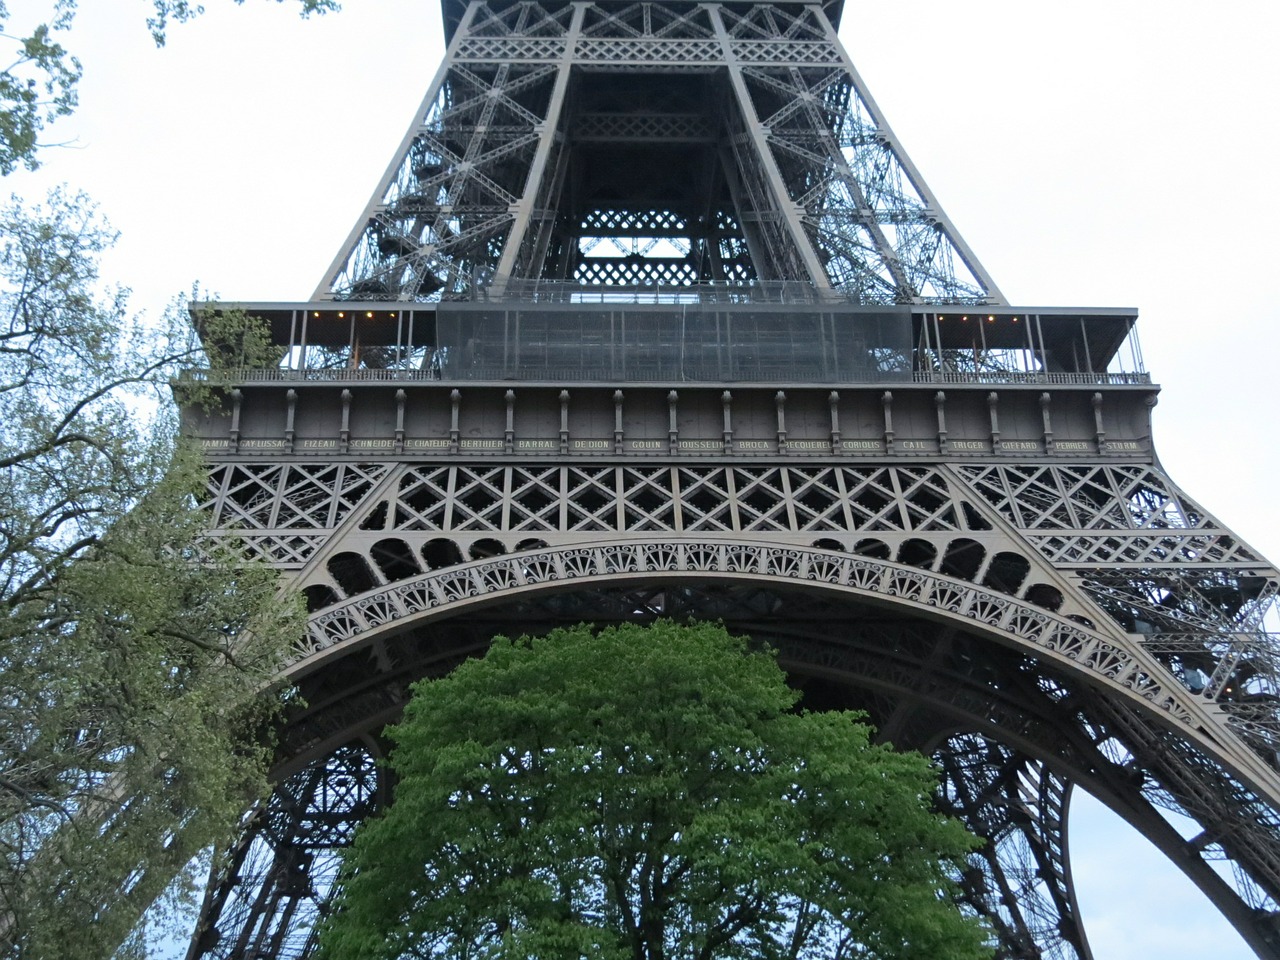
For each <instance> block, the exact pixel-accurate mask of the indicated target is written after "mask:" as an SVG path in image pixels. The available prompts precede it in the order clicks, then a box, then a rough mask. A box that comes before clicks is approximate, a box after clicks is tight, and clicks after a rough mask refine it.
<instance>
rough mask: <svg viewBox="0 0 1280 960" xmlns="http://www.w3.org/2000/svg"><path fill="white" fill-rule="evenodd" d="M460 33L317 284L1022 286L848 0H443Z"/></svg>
mask: <svg viewBox="0 0 1280 960" xmlns="http://www.w3.org/2000/svg"><path fill="white" fill-rule="evenodd" d="M443 9H444V16H445V24H446V30H447V32H448V35H449V49H448V53H447V55H446V57H445V61H444V64H443V65H442V67H441V68H440V71H439V72H438V74H437V76H436V78H435V80H434V82H433V84H432V86H431V88H430V90H429V91H428V93H427V96H426V99H425V100H424V101H423V104H422V107H421V108H420V110H419V112H418V115H417V117H416V118H415V120H414V123H413V125H412V127H411V129H410V130H409V132H408V133H407V134H406V136H405V138H404V140H403V142H402V144H401V146H400V148H399V150H398V151H397V153H396V156H395V157H394V159H393V160H392V163H391V165H390V167H389V168H388V170H387V172H386V174H385V175H384V176H383V178H382V180H381V182H380V183H379V185H378V187H377V189H376V191H375V192H374V195H373V197H372V198H371V200H370V201H369V204H368V206H367V208H366V210H365V213H364V216H363V217H362V218H361V220H360V222H359V223H357V224H356V226H355V228H354V230H353V231H352V232H351V234H350V236H349V237H348V239H347V241H346V243H345V244H344V245H343V247H342V249H341V251H340V252H339V254H338V256H337V258H336V259H335V260H334V262H333V264H332V266H331V267H330V269H329V271H328V273H327V274H326V276H325V278H324V281H323V283H322V284H321V286H320V288H319V290H317V292H316V295H315V298H314V299H316V300H338V301H360V302H369V301H397V302H406V301H407V302H415V301H416V302H431V301H440V300H444V301H472V300H487V301H494V300H498V301H501V300H517V301H525V302H528V301H530V300H542V299H554V300H560V301H566V300H567V301H572V300H574V299H576V294H577V292H579V291H582V292H590V293H592V294H595V295H600V294H614V293H617V294H621V295H626V293H627V292H639V291H645V292H652V291H655V290H661V291H671V292H677V291H682V292H686V293H688V294H690V295H692V294H695V293H706V292H708V291H715V290H717V289H718V288H725V287H727V288H730V290H736V289H747V290H751V291H753V293H752V295H751V296H752V297H753V298H754V297H756V296H763V297H764V298H765V299H776V298H778V297H781V298H782V299H785V300H796V299H799V300H809V299H818V300H821V301H837V302H846V303H852V304H864V305H889V304H904V305H905V304H916V305H935V304H944V305H974V306H977V305H991V306H999V305H1003V304H1004V303H1005V300H1004V297H1003V296H1002V295H1001V293H1000V291H999V289H998V288H997V287H996V286H995V284H994V282H993V281H992V280H991V278H990V276H989V275H988V274H987V272H986V270H985V269H983V267H982V265H981V264H980V263H979V262H978V260H977V258H976V257H975V256H974V255H973V253H972V251H971V250H970V249H969V247H968V246H967V245H966V244H965V242H964V240H963V239H962V238H961V236H960V235H959V233H958V232H957V231H956V229H955V228H954V226H953V225H952V224H951V222H950V220H949V219H948V218H947V216H946V215H945V214H944V213H943V211H942V209H941V208H940V207H939V205H938V203H937V201H936V200H935V198H934V196H933V194H932V192H931V191H930V190H929V188H928V186H927V185H926V184H925V182H924V180H923V179H922V178H921V177H920V175H919V173H918V172H917V171H916V169H915V167H914V166H913V165H912V163H911V161H910V159H909V158H908V157H907V155H906V153H905V152H904V151H903V150H902V148H901V146H900V144H899V143H898V141H897V138H896V137H895V136H894V134H893V131H892V130H891V129H890V128H889V126H888V124H887V123H886V122H885V121H884V118H883V116H882V115H881V113H880V111H879V108H878V107H877V106H876V104H875V101H874V100H872V98H871V96H870V94H869V93H868V91H867V89H866V87H865V85H864V84H863V82H862V80H861V78H860V77H859V76H858V74H857V72H856V71H855V70H854V68H853V65H852V63H851V62H850V61H849V58H848V56H847V54H846V53H845V52H844V50H843V48H842V47H841V46H840V42H839V40H838V39H837V37H836V32H835V26H834V22H833V21H834V20H836V19H838V16H839V5H834V6H833V5H831V4H825V5H824V4H821V3H806V2H773V3H742V4H721V3H692V2H661V3H656V2H655V3H643V2H642V3H628V2H612V0H595V2H587V0H575V2H568V3H566V2H560V0H522V2H515V3H503V2H497V0H470V2H467V3H463V2H461V0H446V2H445V3H444V7H443Z"/></svg>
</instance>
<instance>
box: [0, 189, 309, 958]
mask: <svg viewBox="0 0 1280 960" xmlns="http://www.w3.org/2000/svg"><path fill="white" fill-rule="evenodd" d="M112 240H113V235H112V234H111V232H110V230H109V229H108V228H106V227H105V225H103V224H102V223H101V221H100V220H99V219H98V217H97V216H96V214H95V212H94V211H93V209H92V207H90V206H89V205H88V204H87V202H86V201H84V200H83V198H79V197H67V196H63V195H57V194H55V195H54V196H53V197H52V198H51V199H50V200H49V202H48V203H46V204H45V205H43V206H41V207H38V208H36V209H34V210H28V209H24V208H22V207H21V206H19V205H17V204H16V203H14V204H13V205H11V206H9V207H8V208H7V209H4V210H2V211H0V467H3V469H2V470H0V957H31V958H45V957H59V958H77V957H99V956H107V955H109V954H110V953H111V950H112V948H113V947H114V945H115V944H117V943H119V942H120V940H121V939H122V938H123V937H124V935H125V934H126V933H127V932H128V929H129V928H130V927H131V926H132V924H133V923H134V922H135V921H136V919H137V916H138V914H139V912H140V911H141V910H142V909H144V908H145V907H146V906H147V904H148V903H150V901H151V900H152V899H154V897H155V896H156V894H157V893H158V891H159V890H160V889H161V888H162V887H164V886H165V885H166V884H167V883H168V882H169V880H171V879H172V878H173V876H174V874H175V872H176V871H178V870H179V869H180V868H181V867H182V866H183V865H184V864H185V863H186V862H187V861H188V860H189V859H190V858H191V856H192V855H193V854H194V852H195V851H197V850H199V849H201V848H202V847H203V846H204V845H206V844H208V843H210V842H212V841H213V840H216V839H221V838H224V837H226V836H227V835H228V834H229V832H230V831H232V830H233V829H234V827H235V825H236V823H237V822H238V819H239V817H240V816H241V814H242V812H243V810H244V809H245V808H246V806H247V805H248V804H249V803H250V802H252V800H253V799H254V798H255V797H256V796H258V795H259V794H260V793H261V792H262V791H263V790H264V789H265V775H264V771H265V764H266V754H265V746H264V745H263V744H262V743H261V742H260V741H259V738H258V734H257V728H258V723H259V721H260V720H261V719H263V711H266V710H269V709H270V698H264V697H258V696H257V694H258V691H260V690H261V689H262V687H263V686H264V685H265V684H266V683H267V682H268V681H269V680H270V679H271V678H272V677H273V675H274V673H275V671H276V669H277V667H278V664H279V662H280V657H281V655H282V652H283V650H284V649H285V648H286V646H287V644H288V643H290V642H291V640H292V639H293V638H295V637H296V636H298V635H299V634H300V632H301V623H302V613H301V611H300V610H299V609H298V608H297V606H296V605H295V604H293V603H292V602H291V601H285V602H282V601H281V599H280V596H279V588H278V584H277V582H276V577H275V575H274V573H273V572H272V571H270V570H268V569H266V568H265V567H259V566H254V565H246V564H244V563H243V562H241V559H240V558H239V557H238V556H236V555H235V554H234V552H233V548H232V547H230V546H228V547H227V548H226V549H225V550H222V549H217V548H215V547H214V546H212V545H210V544H207V543H205V542H204V541H202V540H201V533H202V531H203V529H204V518H203V515H202V514H201V513H200V511H199V510H198V509H197V508H196V506H195V503H196V501H195V496H196V493H197V491H200V490H201V489H202V488H203V486H204V483H205V482H206V476H207V470H206V468H205V467H204V465H203V464H202V463H201V461H200V458H199V457H198V456H197V455H196V454H195V453H194V452H193V451H190V450H186V449H183V448H182V447H181V446H180V445H178V444H177V443H176V441H175V437H176V435H177V414H176V411H175V408H174V403H173V396H172V387H171V378H172V377H174V376H175V375H176V373H177V372H178V368H179V367H180V366H181V365H184V364H195V363H199V362H205V361H206V359H207V357H206V354H205V352H204V350H203V347H202V344H201V343H200V341H199V339H198V338H197V337H196V336H195V334H194V332H193V331H192V330H191V326H190V324H189V322H188V321H187V320H186V318H185V317H184V316H182V315H181V314H180V313H177V312H175V313H173V314H172V315H170V316H168V317H166V318H165V319H164V320H163V321H161V322H159V323H157V324H145V323H143V322H141V321H139V320H136V319H130V317H129V316H128V313H127V300H126V295H125V293H124V292H123V291H121V290H113V291H107V292H105V293H104V292H102V291H101V290H100V285H99V282H98V275H97V266H96V264H97V259H98V256H99V254H100V253H101V252H102V251H103V250H104V249H105V248H106V246H107V245H109V244H110V243H111V241H112ZM245 323H246V321H244V320H243V318H234V317H220V318H217V322H216V323H214V324H213V327H215V328H216V329H214V330H211V331H210V332H209V336H215V335H224V336H226V337H228V338H230V339H231V340H232V341H233V342H235V343H236V344H242V343H248V344H250V345H253V344H254V343H255V342H256V340H255V337H254V336H252V335H250V336H245V337H242V336H240V335H239V333H240V331H239V330H237V329H235V328H236V327H237V326H239V327H244V326H245ZM214 353H215V355H217V354H219V353H220V351H214ZM228 359H229V361H231V362H240V361H241V360H242V359H243V358H241V357H238V356H229V357H228ZM194 399H200V398H194ZM204 399H205V400H209V401H211V400H212V398H211V397H205V398H204ZM90 927H92V928H93V929H94V931H95V932H94V935H93V936H92V937H89V936H86V935H85V931H86V930H87V929H88V928H90Z"/></svg>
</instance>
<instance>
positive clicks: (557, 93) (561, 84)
mask: <svg viewBox="0 0 1280 960" xmlns="http://www.w3.org/2000/svg"><path fill="white" fill-rule="evenodd" d="M587 6H588V4H586V3H584V2H581V0H578V2H575V3H574V5H573V17H572V19H571V20H570V21H569V30H568V32H567V33H566V34H565V38H564V52H563V53H561V55H560V66H559V67H558V68H557V71H558V72H557V73H556V82H555V86H554V87H552V89H551V101H550V103H548V104H547V115H546V117H545V119H544V120H543V121H542V131H541V133H540V134H539V137H538V149H537V152H536V153H534V155H533V162H532V163H530V164H529V176H528V179H526V180H525V183H524V193H523V194H522V195H521V197H520V200H519V201H518V202H517V203H516V204H515V206H514V207H513V208H512V211H511V212H512V213H513V214H515V222H514V223H512V225H511V232H510V233H508V234H507V242H506V245H505V246H504V247H503V248H502V259H500V260H499V261H498V273H497V276H496V277H494V282H493V287H494V293H495V295H497V296H501V294H502V292H503V291H504V290H505V289H506V286H507V281H509V280H510V279H511V274H512V272H513V271H514V270H515V267H516V258H517V257H519V255H520V247H521V245H522V244H523V243H524V237H525V234H526V233H528V231H529V221H530V220H531V219H532V218H533V205H534V203H535V202H536V201H537V199H538V191H539V189H540V188H541V186H542V178H543V177H544V176H546V171H547V160H548V159H549V158H550V156H551V148H552V146H554V144H555V140H556V136H557V132H558V130H559V128H560V115H561V113H562V112H563V110H564V98H565V94H566V93H567V92H568V89H569V72H570V68H571V67H572V65H573V58H574V54H575V52H576V50H577V46H578V37H579V36H580V35H581V34H582V21H583V18H584V17H585V16H586V14H587Z"/></svg>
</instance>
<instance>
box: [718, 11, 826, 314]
mask: <svg viewBox="0 0 1280 960" xmlns="http://www.w3.org/2000/svg"><path fill="white" fill-rule="evenodd" d="M707 14H708V15H709V16H710V18H711V24H712V26H713V27H714V28H715V31H716V39H717V40H719V41H720V50H721V55H722V56H723V57H724V62H725V66H726V67H727V68H728V71H729V82H730V84H731V85H732V86H733V95H734V97H735V99H736V100H737V101H738V109H739V110H741V111H742V119H743V121H744V122H745V123H746V125H747V132H748V133H749V135H750V136H751V144H752V146H753V147H754V148H755V154H756V159H757V160H758V161H759V163H760V167H761V169H762V170H763V171H764V174H765V178H766V179H767V180H768V182H769V187H770V189H771V192H772V193H773V204H774V209H775V210H777V211H778V213H779V214H781V216H782V219H783V220H784V221H785V222H786V225H787V232H788V233H790V234H791V242H792V243H793V244H795V248H796V251H797V252H798V253H799V255H800V260H801V262H802V263H803V265H804V268H805V270H806V271H807V272H808V274H809V280H810V281H811V282H812V283H813V285H814V286H815V287H816V288H817V289H818V290H819V291H825V290H830V289H831V281H830V280H828V279H827V271H826V268H825V267H824V266H823V265H822V261H821V260H819V259H818V254H817V252H816V251H815V250H814V249H813V244H811V243H810V242H809V235H808V234H807V233H806V232H805V229H804V222H803V220H802V219H801V216H800V208H799V207H798V206H797V205H796V204H795V203H793V202H792V200H791V197H790V195H789V194H788V193H787V185H786V184H785V183H783V180H782V172H781V171H780V170H779V169H778V163H777V161H776V160H774V158H773V151H772V149H771V148H770V147H769V140H768V137H767V136H766V135H765V131H764V128H763V127H762V126H761V125H760V117H759V115H757V113H756V108H755V104H754V103H752V102H751V93H750V91H748V90H747V84H746V81H745V80H743V78H742V65H741V64H740V63H739V62H738V56H737V54H735V53H734V52H733V42H732V38H730V36H729V31H728V30H726V29H725V25H724V18H723V17H721V16H720V5H719V4H717V3H709V4H707ZM783 279H787V280H792V279H804V278H803V277H786V278H783Z"/></svg>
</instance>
